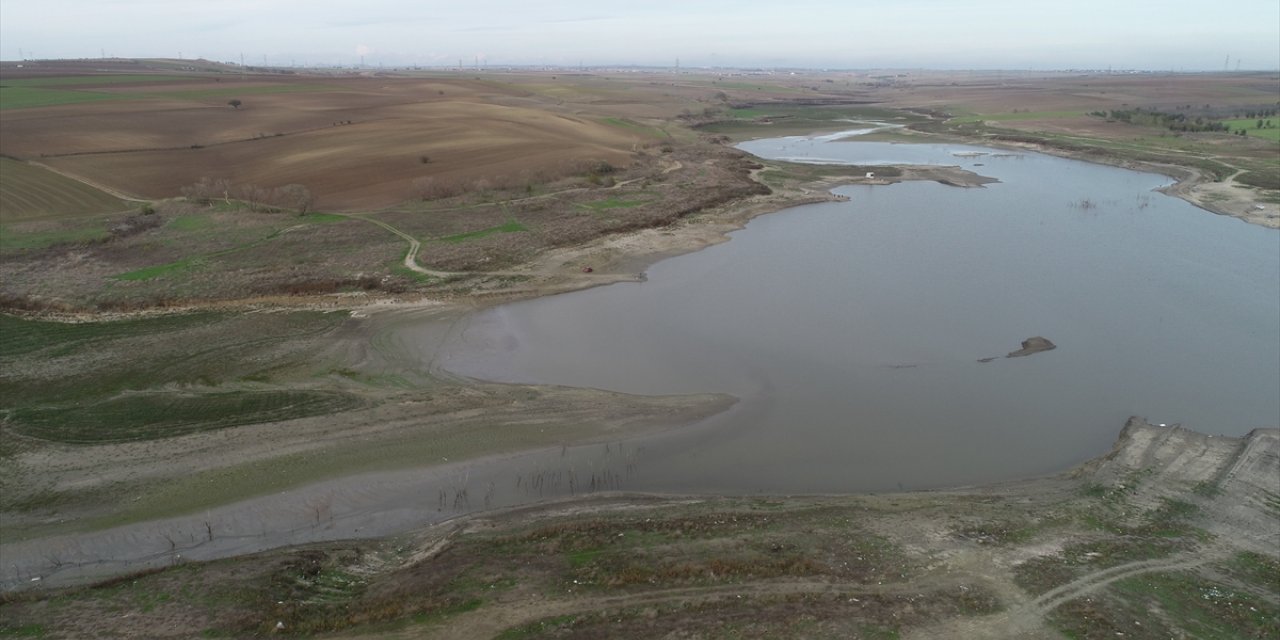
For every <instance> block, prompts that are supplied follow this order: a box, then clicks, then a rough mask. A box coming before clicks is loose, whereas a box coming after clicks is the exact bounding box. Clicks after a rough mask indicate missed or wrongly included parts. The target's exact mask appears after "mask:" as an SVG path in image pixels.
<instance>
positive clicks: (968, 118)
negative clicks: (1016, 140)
mask: <svg viewBox="0 0 1280 640" xmlns="http://www.w3.org/2000/svg"><path fill="white" fill-rule="evenodd" d="M1083 115H1084V112H1083V111H1019V112H1017V113H976V114H971V115H964V116H959V117H956V118H952V119H951V120H950V121H951V122H955V123H966V122H982V121H993V122H1017V121H1019V120H1054V119H1058V118H1079V117H1081V116H1083Z"/></svg>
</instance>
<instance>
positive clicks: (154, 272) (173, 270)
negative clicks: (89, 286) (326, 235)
mask: <svg viewBox="0 0 1280 640" xmlns="http://www.w3.org/2000/svg"><path fill="white" fill-rule="evenodd" d="M336 217H341V216H336ZM331 222H336V221H331ZM283 230H284V229H283V228H279V229H275V230H273V231H272V232H271V233H269V234H267V235H266V236H265V237H263V238H259V239H257V240H253V241H251V242H246V243H244V244H241V245H236V246H234V247H230V248H227V249H223V250H221V251H215V252H213V253H208V254H205V255H202V256H190V257H187V258H182V259H181V260H175V261H173V262H167V263H165V264H157V265H152V266H150V267H143V268H141V269H134V270H133V271H128V272H125V273H120V274H116V275H114V276H111V277H112V278H113V279H115V280H123V281H131V280H151V279H153V278H162V277H164V276H169V275H175V274H180V273H183V272H185V271H189V270H192V269H196V268H199V267H202V266H204V264H205V262H206V261H208V260H210V259H212V258H219V257H222V256H226V255H230V254H233V253H237V252H240V251H244V250H246V249H250V248H252V247H256V246H258V245H260V244H262V243H264V242H269V241H271V239H272V238H275V237H276V236H278V235H280V232H281V231H283Z"/></svg>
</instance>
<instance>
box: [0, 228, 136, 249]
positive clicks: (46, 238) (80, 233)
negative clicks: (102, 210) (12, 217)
mask: <svg viewBox="0 0 1280 640" xmlns="http://www.w3.org/2000/svg"><path fill="white" fill-rule="evenodd" d="M110 235H111V234H109V233H107V227H106V225H105V224H103V223H101V222H95V223H93V224H91V225H87V226H83V227H75V228H70V229H58V230H56V231H35V232H31V231H14V230H13V229H12V228H11V227H5V226H0V252H8V251H29V250H32V249H43V248H45V247H49V246H53V245H55V244H66V243H74V242H95V241H98V240H105V239H106V238H108V237H109V236H110Z"/></svg>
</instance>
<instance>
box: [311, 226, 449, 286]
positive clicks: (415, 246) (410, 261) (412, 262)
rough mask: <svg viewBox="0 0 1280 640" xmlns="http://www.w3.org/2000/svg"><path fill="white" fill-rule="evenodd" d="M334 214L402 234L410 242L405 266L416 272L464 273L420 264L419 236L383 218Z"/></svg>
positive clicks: (439, 274)
mask: <svg viewBox="0 0 1280 640" xmlns="http://www.w3.org/2000/svg"><path fill="white" fill-rule="evenodd" d="M334 215H339V216H342V217H344V218H351V219H353V220H364V221H365V222H371V223H373V224H376V225H378V226H379V227H382V228H383V229H386V230H387V231H390V232H391V233H394V234H396V235H398V236H400V237H401V238H404V240H405V242H408V243H409V250H408V251H407V252H405V254H404V266H405V268H406V269H409V270H410V271H414V272H416V273H421V274H423V275H428V276H432V277H436V278H447V277H450V276H456V275H462V274H458V273H456V272H453V271H436V270H434V269H426V268H423V267H422V266H421V265H419V264H418V251H419V250H420V249H422V243H421V242H419V241H418V239H417V238H415V237H413V236H411V235H409V234H407V233H405V232H403V231H401V230H399V229H397V228H395V227H393V226H391V225H389V224H387V223H385V222H383V221H381V220H376V219H374V218H371V217H368V216H366V215H358V214H353V213H338V214H334Z"/></svg>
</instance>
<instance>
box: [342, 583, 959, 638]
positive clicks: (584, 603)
mask: <svg viewBox="0 0 1280 640" xmlns="http://www.w3.org/2000/svg"><path fill="white" fill-rule="evenodd" d="M968 584H972V583H968ZM959 586H963V584H962V583H961V582H960V581H957V580H944V581H937V580H935V581H931V582H930V583H929V585H928V586H927V587H925V586H921V585H919V584H917V583H914V582H907V583H898V584H886V585H869V584H848V583H844V584H842V583H835V582H824V581H820V580H810V581H792V582H772V581H769V582H766V581H760V582H745V583H739V584H730V585H721V586H714V587H679V588H674V589H661V590H656V591H644V592H640V593H632V594H626V595H619V596H607V595H587V596H584V597H580V598H573V599H564V600H561V599H535V600H527V601H510V602H502V601H499V602H498V603H496V604H495V605H494V606H486V607H484V608H483V609H480V610H477V611H473V612H468V613H465V614H462V615H460V616H458V617H456V618H451V619H450V620H449V624H448V625H447V626H437V627H432V628H421V627H418V628H414V627H410V628H408V629H405V630H403V631H401V632H400V633H398V634H395V635H389V634H385V633H378V634H375V636H374V637H377V638H380V639H389V638H441V639H444V638H449V639H458V640H472V639H474V640H480V639H484V640H489V639H491V638H494V637H496V636H498V635H499V634H501V633H502V632H504V631H506V630H508V629H512V628H516V627H520V626H524V625H527V624H530V623H533V622H537V621H538V620H542V619H545V618H551V617H555V616H563V615H583V614H590V613H602V612H607V611H616V610H620V609H631V608H635V607H652V606H659V605H668V604H679V605H694V604H706V603H714V602H726V601H730V602H731V601H735V600H748V599H755V598H763V597H770V596H802V595H822V596H840V597H845V598H850V599H853V600H855V601H856V600H857V599H858V598H861V597H868V596H886V595H888V596H893V595H900V596H909V597H928V595H929V594H930V593H936V592H941V591H945V590H947V589H954V588H957V587H959ZM339 637H344V638H365V637H371V636H366V635H353V636H339Z"/></svg>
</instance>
